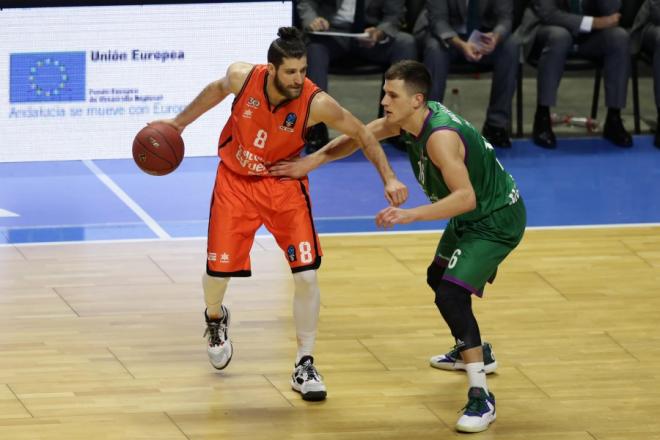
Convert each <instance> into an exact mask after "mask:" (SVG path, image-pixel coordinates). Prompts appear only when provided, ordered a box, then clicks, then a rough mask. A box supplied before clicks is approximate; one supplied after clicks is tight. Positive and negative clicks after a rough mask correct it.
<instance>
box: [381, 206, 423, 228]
mask: <svg viewBox="0 0 660 440" xmlns="http://www.w3.org/2000/svg"><path fill="white" fill-rule="evenodd" d="M414 220H415V218H414V216H413V215H412V214H411V212H410V210H409V209H401V208H395V207H393V206H388V207H387V208H385V209H383V210H382V211H380V212H379V213H378V214H377V215H376V225H377V226H378V227H380V228H391V227H392V226H394V225H405V224H407V223H412V222H413V221H414Z"/></svg>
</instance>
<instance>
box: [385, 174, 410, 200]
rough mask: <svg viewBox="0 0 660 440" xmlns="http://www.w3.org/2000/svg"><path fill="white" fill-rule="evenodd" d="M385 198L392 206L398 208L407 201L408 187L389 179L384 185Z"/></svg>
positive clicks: (396, 180)
mask: <svg viewBox="0 0 660 440" xmlns="http://www.w3.org/2000/svg"><path fill="white" fill-rule="evenodd" d="M385 198H386V199H387V201H388V202H389V203H390V205H392V206H400V205H402V204H403V203H404V202H405V201H406V200H408V187H406V185H404V184H403V183H401V182H400V181H399V180H398V179H390V180H388V181H387V183H386V184H385Z"/></svg>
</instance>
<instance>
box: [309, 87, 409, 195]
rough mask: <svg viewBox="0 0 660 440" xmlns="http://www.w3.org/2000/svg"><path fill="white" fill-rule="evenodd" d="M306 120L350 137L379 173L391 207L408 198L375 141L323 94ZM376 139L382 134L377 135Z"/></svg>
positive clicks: (361, 126)
mask: <svg viewBox="0 0 660 440" xmlns="http://www.w3.org/2000/svg"><path fill="white" fill-rule="evenodd" d="M310 119H312V120H313V121H316V122H324V123H325V124H326V125H328V126H329V127H331V128H334V129H335V130H338V131H340V132H342V133H344V134H345V135H346V136H348V137H350V138H352V139H353V140H354V141H355V142H356V143H357V144H358V145H359V146H360V147H361V148H362V151H363V153H364V155H365V156H366V157H367V159H369V161H370V162H371V163H372V164H373V165H374V166H375V167H376V170H377V171H378V174H380V177H381V179H382V180H383V184H384V185H385V198H386V199H387V200H388V202H390V203H391V204H392V205H394V206H399V205H400V204H402V203H403V202H405V201H406V199H407V198H408V188H406V186H405V185H404V184H403V183H401V182H400V181H399V180H398V179H397V178H396V175H395V174H394V171H393V170H392V167H391V166H390V163H389V162H388V161H387V157H386V156H385V152H384V151H383V148H382V147H381V146H380V144H379V143H378V140H376V137H375V136H374V135H373V134H372V132H371V131H370V130H369V129H367V127H365V126H364V124H362V122H360V121H359V120H358V119H357V118H356V117H355V116H353V115H352V114H351V113H350V112H349V111H348V110H346V109H345V108H343V107H342V106H340V105H339V104H338V103H337V101H335V100H334V99H333V98H332V97H331V96H330V95H328V94H327V93H320V94H318V95H317V96H316V97H315V98H314V101H313V102H312V108H311V114H310ZM380 124H382V122H381V123H380ZM381 127H384V125H381ZM379 136H385V135H384V134H383V133H379ZM338 142H341V141H338ZM324 148H325V147H324ZM352 148H355V146H354V145H352Z"/></svg>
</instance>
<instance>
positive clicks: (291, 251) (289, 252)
mask: <svg viewBox="0 0 660 440" xmlns="http://www.w3.org/2000/svg"><path fill="white" fill-rule="evenodd" d="M286 256H287V258H288V259H289V261H290V262H292V263H293V262H294V261H296V259H297V258H296V248H295V247H294V246H293V245H292V244H290V245H289V247H288V248H287V249H286Z"/></svg>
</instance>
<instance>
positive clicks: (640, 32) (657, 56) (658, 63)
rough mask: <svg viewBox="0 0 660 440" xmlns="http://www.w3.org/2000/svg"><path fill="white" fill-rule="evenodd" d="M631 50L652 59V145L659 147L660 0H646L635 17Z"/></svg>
mask: <svg viewBox="0 0 660 440" xmlns="http://www.w3.org/2000/svg"><path fill="white" fill-rule="evenodd" d="M630 38H631V40H632V44H633V52H634V53H637V52H638V51H639V49H640V46H641V50H642V51H644V52H646V53H647V54H649V55H650V56H651V58H652V59H653V91H654V92H655V106H656V107H657V108H658V125H657V126H656V130H655V137H654V138H653V145H655V146H656V147H658V148H660V0H646V1H645V2H644V4H643V5H642V7H641V8H640V10H639V12H638V13H637V17H636V18H635V23H634V24H633V27H632V31H631V37H630Z"/></svg>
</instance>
